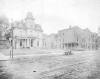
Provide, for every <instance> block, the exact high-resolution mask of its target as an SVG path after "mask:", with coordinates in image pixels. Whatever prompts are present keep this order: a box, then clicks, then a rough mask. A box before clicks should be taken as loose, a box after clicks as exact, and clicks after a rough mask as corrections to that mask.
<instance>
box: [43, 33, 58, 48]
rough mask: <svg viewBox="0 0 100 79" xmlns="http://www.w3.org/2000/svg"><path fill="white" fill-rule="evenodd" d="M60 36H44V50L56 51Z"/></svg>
mask: <svg viewBox="0 0 100 79" xmlns="http://www.w3.org/2000/svg"><path fill="white" fill-rule="evenodd" d="M57 44H58V34H50V35H46V34H44V35H43V48H44V49H54V48H57Z"/></svg>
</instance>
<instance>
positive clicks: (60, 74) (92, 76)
mask: <svg viewBox="0 0 100 79" xmlns="http://www.w3.org/2000/svg"><path fill="white" fill-rule="evenodd" d="M99 56H100V55H99V54H98V53H96V52H84V53H77V54H75V55H72V56H63V55H47V56H46V55H42V56H36V57H32V56H29V57H27V56H26V57H25V56H24V57H19V58H15V59H13V60H12V59H11V60H9V61H0V77H5V78H4V79H100V78H99V75H100V68H99V67H100V62H99V60H100V57H99Z"/></svg>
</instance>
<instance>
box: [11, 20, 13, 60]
mask: <svg viewBox="0 0 100 79" xmlns="http://www.w3.org/2000/svg"><path fill="white" fill-rule="evenodd" d="M11 26H12V58H13V19H12V24H11Z"/></svg>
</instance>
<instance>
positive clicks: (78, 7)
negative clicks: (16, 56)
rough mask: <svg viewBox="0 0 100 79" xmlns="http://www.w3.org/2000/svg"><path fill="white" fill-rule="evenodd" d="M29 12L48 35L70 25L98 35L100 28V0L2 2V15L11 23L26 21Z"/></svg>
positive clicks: (0, 6) (15, 0)
mask: <svg viewBox="0 0 100 79" xmlns="http://www.w3.org/2000/svg"><path fill="white" fill-rule="evenodd" d="M27 12H32V14H33V17H34V18H35V23H37V24H40V25H41V27H42V29H43V31H44V33H47V34H51V33H57V32H58V30H62V29H67V28H69V26H70V25H71V26H72V27H73V26H79V27H80V28H82V29H85V28H89V29H90V31H92V32H96V33H97V32H98V27H99V26H100V0H0V15H1V14H5V15H7V17H8V18H9V20H10V21H11V18H12V19H13V21H14V20H19V21H20V20H23V19H25V17H26V14H27Z"/></svg>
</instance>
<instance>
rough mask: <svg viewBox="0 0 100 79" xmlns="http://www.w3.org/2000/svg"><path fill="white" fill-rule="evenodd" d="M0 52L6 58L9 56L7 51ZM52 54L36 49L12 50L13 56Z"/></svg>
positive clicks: (1, 50)
mask: <svg viewBox="0 0 100 79" xmlns="http://www.w3.org/2000/svg"><path fill="white" fill-rule="evenodd" d="M0 52H1V53H3V54H4V55H6V56H9V55H10V50H9V49H0ZM51 53H52V52H49V51H43V50H36V49H14V50H13V54H14V55H30V54H51Z"/></svg>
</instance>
